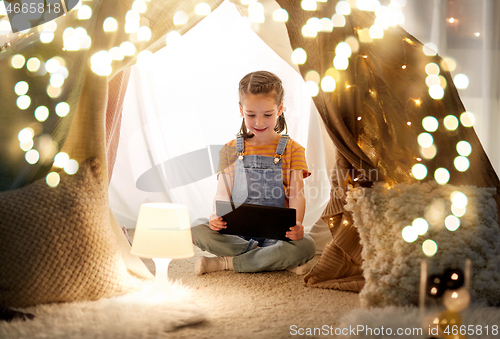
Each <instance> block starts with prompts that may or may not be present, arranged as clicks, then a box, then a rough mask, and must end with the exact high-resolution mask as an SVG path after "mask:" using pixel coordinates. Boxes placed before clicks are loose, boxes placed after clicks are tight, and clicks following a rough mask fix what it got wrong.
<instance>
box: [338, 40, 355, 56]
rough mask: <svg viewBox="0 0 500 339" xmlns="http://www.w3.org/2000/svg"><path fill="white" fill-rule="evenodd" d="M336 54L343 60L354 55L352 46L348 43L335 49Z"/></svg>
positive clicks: (340, 44) (342, 43)
mask: <svg viewBox="0 0 500 339" xmlns="http://www.w3.org/2000/svg"><path fill="white" fill-rule="evenodd" d="M335 54H336V55H338V56H339V57H341V58H349V57H350V56H351V55H352V51H351V46H350V45H349V44H348V43H347V42H341V43H339V44H338V45H337V47H336V48H335Z"/></svg>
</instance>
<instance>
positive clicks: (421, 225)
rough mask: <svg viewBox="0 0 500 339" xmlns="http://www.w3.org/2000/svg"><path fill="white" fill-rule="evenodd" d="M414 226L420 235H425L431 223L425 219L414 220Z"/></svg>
mask: <svg viewBox="0 0 500 339" xmlns="http://www.w3.org/2000/svg"><path fill="white" fill-rule="evenodd" d="M412 226H413V228H414V229H415V231H416V232H417V234H418V235H424V234H425V233H427V231H428V230H429V223H428V222H427V220H425V219H424V218H417V219H415V220H413V222H412Z"/></svg>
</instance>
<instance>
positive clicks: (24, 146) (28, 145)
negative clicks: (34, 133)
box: [19, 140, 34, 152]
mask: <svg viewBox="0 0 500 339" xmlns="http://www.w3.org/2000/svg"><path fill="white" fill-rule="evenodd" d="M33 145H34V143H33V140H30V141H28V142H20V143H19V147H20V148H21V149H22V150H23V151H25V152H27V151H29V150H31V149H32V148H33Z"/></svg>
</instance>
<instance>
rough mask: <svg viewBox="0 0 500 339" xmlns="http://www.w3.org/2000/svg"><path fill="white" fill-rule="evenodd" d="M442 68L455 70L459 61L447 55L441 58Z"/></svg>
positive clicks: (450, 70)
mask: <svg viewBox="0 0 500 339" xmlns="http://www.w3.org/2000/svg"><path fill="white" fill-rule="evenodd" d="M441 68H443V69H444V70H445V71H448V72H453V71H454V70H455V69H456V68H457V62H456V61H455V59H453V58H450V57H447V58H444V59H443V60H441Z"/></svg>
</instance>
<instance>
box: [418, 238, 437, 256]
mask: <svg viewBox="0 0 500 339" xmlns="http://www.w3.org/2000/svg"><path fill="white" fill-rule="evenodd" d="M437 250H438V246H437V244H436V242H435V241H434V240H431V239H427V240H425V241H424V242H423V243H422V251H423V252H424V254H425V255H426V256H428V257H433V256H434V255H435V254H436V253H437Z"/></svg>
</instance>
